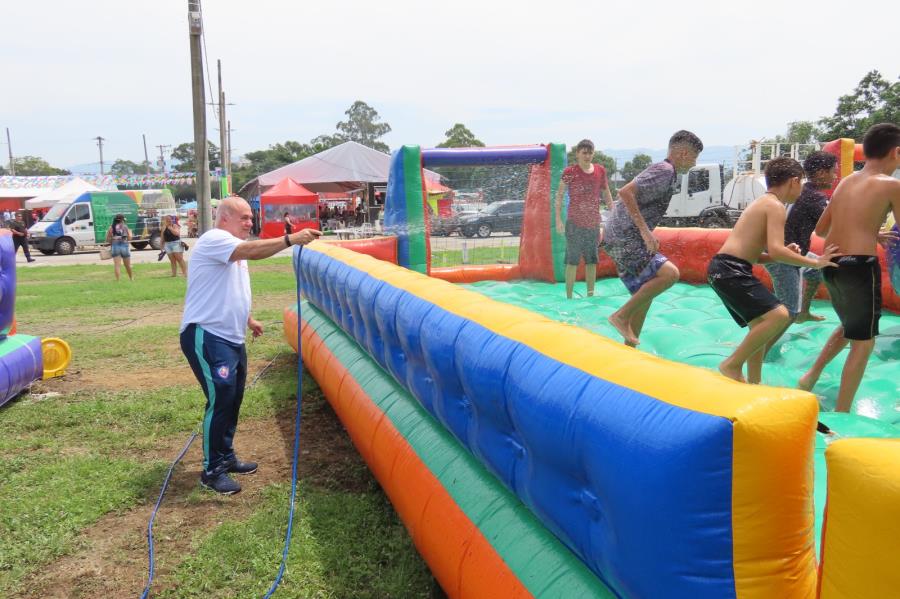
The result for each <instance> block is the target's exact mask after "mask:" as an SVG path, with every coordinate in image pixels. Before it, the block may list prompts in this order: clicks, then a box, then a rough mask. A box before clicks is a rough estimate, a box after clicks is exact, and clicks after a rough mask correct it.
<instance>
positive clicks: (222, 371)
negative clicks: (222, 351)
mask: <svg viewBox="0 0 900 599" xmlns="http://www.w3.org/2000/svg"><path fill="white" fill-rule="evenodd" d="M216 374H217V375H219V378H220V379H227V378H228V374H229V370H228V366H225V365H224V364H222V365H221V366H219V367H218V368H216Z"/></svg>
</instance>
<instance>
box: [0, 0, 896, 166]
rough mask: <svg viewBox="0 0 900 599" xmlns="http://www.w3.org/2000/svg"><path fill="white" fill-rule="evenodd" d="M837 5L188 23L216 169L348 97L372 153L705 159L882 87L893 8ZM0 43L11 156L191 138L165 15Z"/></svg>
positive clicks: (363, 7) (531, 7)
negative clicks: (443, 148) (374, 132)
mask: <svg viewBox="0 0 900 599" xmlns="http://www.w3.org/2000/svg"><path fill="white" fill-rule="evenodd" d="M849 6H852V5H848V4H847V3H846V2H836V1H831V0H825V1H818V2H813V1H812V0H801V1H799V2H785V1H783V0H781V1H774V0H758V1H756V2H752V3H749V4H748V3H733V2H732V3H725V2H716V1H697V2H662V1H658V0H649V1H645V2H605V3H600V2H587V1H582V2H568V1H557V2H540V3H528V2H522V0H518V1H508V0H501V1H498V0H481V1H474V0H454V1H445V2H441V3H436V2H430V1H426V0H419V1H407V0H384V1H383V2H371V1H363V0H344V1H342V2H324V1H310V2H286V1H283V0H255V1H254V2H246V1H244V2H238V1H234V0H219V1H213V0H206V3H205V6H204V11H205V14H204V17H205V26H206V45H207V49H208V52H209V58H210V64H209V71H210V73H211V74H212V76H213V79H215V60H216V59H217V58H220V59H221V60H222V63H223V69H224V81H225V90H226V93H227V95H228V101H229V102H234V103H235V106H231V107H229V111H230V112H229V117H230V119H231V121H232V126H233V127H234V133H233V136H232V137H233V146H234V151H235V154H236V155H237V154H240V153H243V152H247V151H251V150H256V149H262V148H265V147H267V146H268V145H269V144H272V143H275V142H279V141H285V140H289V139H290V140H298V141H308V140H309V139H311V138H312V137H314V136H316V135H318V134H321V133H332V132H333V131H334V126H335V124H336V123H337V122H338V121H339V120H342V119H343V118H344V114H343V113H344V111H345V110H346V109H347V108H348V107H349V106H350V105H351V104H352V103H353V102H354V101H355V100H357V99H359V100H364V101H365V102H367V103H368V104H369V105H371V106H373V107H374V108H375V109H376V110H378V112H379V114H380V115H381V117H382V118H383V120H384V121H386V122H388V123H389V124H390V125H391V127H392V128H393V131H392V132H391V133H390V134H389V135H388V136H387V137H386V138H385V141H386V142H387V143H388V144H389V145H390V146H392V147H396V146H398V145H400V144H404V143H413V144H421V145H423V146H431V145H434V144H436V143H439V142H440V141H441V140H442V139H443V133H444V131H446V130H447V129H449V128H450V127H451V126H452V125H453V124H454V123H456V122H462V123H464V124H466V125H467V126H468V127H469V128H470V129H471V130H472V131H473V132H474V133H475V134H476V135H477V136H478V137H479V138H480V139H482V140H483V141H485V142H486V143H488V144H522V143H538V142H544V141H560V142H564V143H569V144H571V143H573V142H574V141H577V140H578V139H580V138H582V137H590V138H592V139H594V141H595V142H596V143H597V144H598V146H599V147H604V148H627V147H655V148H658V147H662V146H664V145H665V142H666V140H667V139H668V136H669V135H670V134H671V132H672V131H674V130H676V129H680V128H687V129H691V130H693V131H695V132H696V133H698V134H699V135H700V136H701V137H702V138H703V139H704V141H705V142H706V143H707V144H708V145H733V144H742V143H744V142H746V141H747V140H749V139H751V138H758V137H761V136H766V135H774V134H776V133H779V132H783V131H784V129H785V126H786V124H787V122H789V121H792V120H814V119H817V118H819V117H821V116H823V115H828V114H831V113H832V112H833V111H834V108H835V104H836V101H837V98H838V96H840V95H842V94H845V93H848V92H850V91H851V90H852V89H853V88H854V87H855V85H856V83H857V82H858V81H859V80H860V79H861V78H862V77H863V76H864V75H865V74H866V72H868V71H869V70H871V69H878V70H880V71H881V72H882V74H883V75H885V76H886V77H889V78H895V77H897V75H898V74H900V51H898V50H897V23H898V16H900V9H898V8H897V5H896V2H894V1H893V0H875V1H873V2H869V3H866V4H865V7H864V9H863V8H861V9H860V10H858V11H857V12H855V13H851V12H850V11H848V10H847V9H848V7H849ZM0 28H2V35H0V64H2V73H3V76H2V77H3V82H4V83H3V86H2V89H0V127H9V128H10V130H11V133H12V142H13V150H14V152H15V154H16V155H20V156H21V155H26V154H32V155H39V156H42V157H44V158H46V159H48V160H49V161H50V162H51V163H53V164H55V165H59V166H69V165H73V164H78V163H85V162H93V161H96V160H97V148H96V145H95V142H93V141H92V138H94V137H96V136H97V135H102V136H103V137H105V138H107V142H106V145H105V147H104V158H105V159H106V160H107V161H109V162H112V160H114V159H116V158H126V159H130V160H135V161H140V160H142V159H143V148H142V146H141V134H142V133H146V134H147V139H148V144H150V145H151V146H153V145H156V144H168V145H175V144H178V143H181V142H185V141H191V140H192V139H193V130H192V124H191V123H192V121H191V118H192V117H191V96H190V70H189V47H188V27H187V2H185V1H184V0H180V1H178V2H176V1H174V0H162V1H159V2H153V3H143V2H140V3H139V2H135V1H134V0H125V1H121V0H120V1H112V0H83V1H82V2H69V1H62V0H45V1H44V2H41V3H16V4H11V3H7V5H6V6H4V10H3V20H2V22H0ZM213 86H214V87H215V81H213ZM210 117H211V114H210ZM214 126H215V124H214V123H212V119H211V118H210V121H209V137H210V139H212V140H214V141H217V139H218V132H217V131H216V130H215V129H213V127H214ZM2 141H4V142H5V139H3V140H2ZM150 152H151V155H153V154H155V152H156V151H155V150H154V148H152V147H151V149H150ZM5 154H6V148H5V147H2V155H4V156H5ZM151 159H152V158H151ZM0 162H5V159H4V158H2V157H0Z"/></svg>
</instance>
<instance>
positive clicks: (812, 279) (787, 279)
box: [766, 152, 837, 343]
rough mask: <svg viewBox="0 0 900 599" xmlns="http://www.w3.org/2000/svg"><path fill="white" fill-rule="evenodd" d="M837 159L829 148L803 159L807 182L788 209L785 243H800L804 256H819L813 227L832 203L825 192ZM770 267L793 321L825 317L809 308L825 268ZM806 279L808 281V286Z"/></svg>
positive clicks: (774, 265)
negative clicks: (813, 241) (813, 246)
mask: <svg viewBox="0 0 900 599" xmlns="http://www.w3.org/2000/svg"><path fill="white" fill-rule="evenodd" d="M836 163H837V158H836V157H835V156H834V155H833V154H829V153H827V152H813V153H812V154H810V155H809V157H807V159H806V160H804V161H803V171H804V173H805V174H806V184H805V185H804V186H803V191H802V192H801V193H800V197H799V198H798V199H797V201H796V202H795V203H794V205H793V206H791V208H790V210H789V211H788V215H787V220H786V221H785V223H784V243H785V245H790V244H792V243H793V244H796V245H797V247H799V248H800V254H801V255H803V256H809V257H810V258H817V256H816V255H815V254H814V253H812V252H810V251H809V246H810V238H811V237H812V234H813V231H815V230H816V223H817V222H819V218H820V217H821V216H822V213H823V212H825V207H826V206H827V205H828V196H826V195H825V192H826V191H827V190H829V189H831V186H832V184H833V183H834V179H835V177H836V174H835V171H834V166H835V164H836ZM766 270H768V271H769V275H770V276H771V277H772V287H773V290H774V292H775V297H777V298H778V299H779V301H781V303H783V304H784V306H785V307H786V308H787V309H788V312H790V315H791V322H806V321H808V320H813V321H821V320H824V317H822V316H816V315H813V314H810V312H809V306H810V303H811V301H812V298H813V297H814V296H815V295H816V290H817V289H818V288H819V285H820V284H821V283H822V273H821V271H819V270H816V269H812V268H804V267H799V266H794V265H792V264H782V263H779V262H774V263H770V264H766ZM804 283H805V284H806V285H805V288H804ZM779 337H780V335H779ZM775 340H777V337H776V339H775ZM773 343H774V340H773Z"/></svg>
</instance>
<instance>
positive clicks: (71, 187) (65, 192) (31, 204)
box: [25, 179, 100, 210]
mask: <svg viewBox="0 0 900 599" xmlns="http://www.w3.org/2000/svg"><path fill="white" fill-rule="evenodd" d="M88 191H100V188H99V187H97V186H96V185H91V184H90V183H88V182H87V181H85V180H84V179H72V180H71V181H69V182H68V183H66V184H65V185H63V186H62V187H57V188H56V189H54V190H52V191H48V192H45V193H42V194H41V195H39V196H37V197H34V198H31V199H30V200H26V201H25V207H26V208H28V209H29V210H33V209H35V208H50V207H51V206H53V205H54V204H56V203H57V202H60V201H65V200H74V199H75V198H77V197H78V196H80V195H81V194H83V193H85V192H88Z"/></svg>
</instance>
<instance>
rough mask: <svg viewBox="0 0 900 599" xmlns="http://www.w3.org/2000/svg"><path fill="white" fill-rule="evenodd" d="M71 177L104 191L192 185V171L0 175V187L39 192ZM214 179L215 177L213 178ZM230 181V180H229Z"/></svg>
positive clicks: (225, 185)
mask: <svg viewBox="0 0 900 599" xmlns="http://www.w3.org/2000/svg"><path fill="white" fill-rule="evenodd" d="M73 179H82V180H83V181H87V182H88V183H91V184H92V185H96V186H97V187H99V188H100V189H101V190H104V191H116V190H117V189H119V188H122V187H125V188H128V189H134V188H136V187H148V188H153V187H164V186H166V185H193V184H194V173H156V174H152V175H58V176H38V177H19V176H15V177H14V176H9V175H7V176H2V177H0V189H40V190H41V192H44V191H47V190H51V189H56V188H57V187H62V186H63V185H65V184H66V183H68V182H69V181H72V180H73ZM213 180H215V177H214V178H213ZM223 183H224V180H223V181H222V182H220V185H221V186H222V189H224V190H225V191H226V192H228V191H229V190H230V188H231V186H230V185H229V184H224V185H223ZM229 183H230V182H229Z"/></svg>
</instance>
